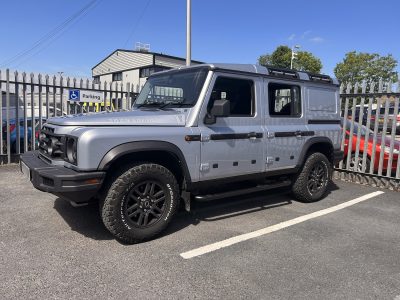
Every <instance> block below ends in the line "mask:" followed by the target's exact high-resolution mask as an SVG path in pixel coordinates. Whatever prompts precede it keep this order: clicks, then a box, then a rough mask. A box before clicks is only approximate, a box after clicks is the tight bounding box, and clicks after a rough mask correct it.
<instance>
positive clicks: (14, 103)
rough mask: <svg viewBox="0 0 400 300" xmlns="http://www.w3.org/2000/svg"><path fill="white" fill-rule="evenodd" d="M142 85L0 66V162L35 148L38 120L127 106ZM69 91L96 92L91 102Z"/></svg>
mask: <svg viewBox="0 0 400 300" xmlns="http://www.w3.org/2000/svg"><path fill="white" fill-rule="evenodd" d="M141 88H142V86H138V85H133V84H130V83H125V84H123V83H120V82H96V81H94V80H89V79H81V78H78V79H77V78H70V77H62V76H48V75H42V74H33V73H30V74H27V73H19V72H17V71H15V72H10V71H9V70H5V71H1V70H0V95H1V101H0V123H1V131H0V163H1V164H5V163H11V162H12V161H18V157H19V154H20V153H23V152H26V151H29V150H31V149H34V148H37V144H38V136H39V131H40V128H41V127H42V124H43V123H45V122H46V120H47V119H48V118H50V117H57V116H65V115H68V114H78V113H88V112H99V111H118V110H127V109H130V107H131V106H132V104H133V102H134V101H135V99H136V96H137V95H138V93H139V91H140V89H141ZM71 91H72V92H73V91H79V92H81V93H82V92H85V93H86V94H90V93H91V94H94V93H95V95H100V96H101V97H100V96H98V97H96V98H98V99H101V101H100V102H99V101H96V102H94V101H93V100H92V99H89V100H88V101H87V102H86V101H76V100H74V101H73V100H70V97H69V96H70V93H71Z"/></svg>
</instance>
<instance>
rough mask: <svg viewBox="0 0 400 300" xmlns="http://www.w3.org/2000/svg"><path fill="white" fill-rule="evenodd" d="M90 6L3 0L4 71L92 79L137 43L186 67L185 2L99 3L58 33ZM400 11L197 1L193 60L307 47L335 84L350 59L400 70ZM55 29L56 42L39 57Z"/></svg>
mask: <svg viewBox="0 0 400 300" xmlns="http://www.w3.org/2000/svg"><path fill="white" fill-rule="evenodd" d="M89 2H90V1H89V0H79V1H78V0H35V1H31V0H21V1H7V0H1V11H2V13H1V16H0V36H1V37H2V38H1V39H0V68H1V69H4V68H7V67H8V68H10V69H14V70H15V69H16V70H19V71H26V72H41V73H48V74H57V72H64V74H65V75H68V76H76V77H91V69H92V67H93V66H95V65H96V64H97V63H98V62H100V61H101V60H102V59H103V58H105V57H106V56H107V55H109V54H110V53H111V52H113V51H114V50H116V49H133V48H134V45H135V42H142V43H148V44H150V50H151V51H153V52H160V53H164V54H169V55H174V56H181V57H185V55H186V0H98V2H96V3H95V4H94V5H93V6H92V7H91V9H90V10H88V11H87V13H86V14H84V15H83V16H81V17H80V18H78V19H76V20H74V22H71V23H69V24H68V26H60V24H62V23H63V22H64V21H65V20H67V19H68V18H69V17H71V16H72V15H73V14H74V13H76V12H77V11H79V10H80V9H81V8H82V7H84V6H85V5H86V4H88V3H89ZM399 11H400V1H399V0H380V1H372V0H363V1H361V0H360V1H356V0H347V1H343V0H335V1H326V0H301V1H300V0H298V1H295V0H286V1H279V0H278V1H277V0H274V1H272V0H247V1H242V0H192V59H195V60H200V61H204V62H226V63H251V64H254V63H257V59H258V57H259V56H260V55H262V54H265V53H270V52H272V51H273V50H274V49H275V48H276V47H277V46H279V45H288V46H289V47H292V46H293V45H300V46H301V50H304V51H310V52H312V53H313V54H314V55H315V56H317V57H319V58H320V59H321V61H322V64H323V69H322V72H323V73H326V74H329V75H333V69H334V67H335V65H336V64H337V63H338V62H340V61H342V60H343V58H344V56H345V53H347V52H349V51H354V50H355V51H361V52H371V53H372V52H373V53H379V54H381V55H387V54H389V53H390V54H392V55H393V56H394V57H395V58H396V59H397V60H400V40H399V30H398V26H399V21H398V20H399V15H398V14H399ZM57 27H58V28H63V30H61V31H60V33H59V34H58V35H55V38H53V39H50V40H49V41H48V42H45V43H43V44H40V45H39V46H36V47H35V45H36V44H35V43H36V42H37V41H39V40H40V39H41V38H43V37H44V36H46V34H48V33H49V32H51V30H53V29H54V28H57ZM32 47H34V49H33V50H32V51H30V52H27V53H24V52H25V51H26V50H29V49H31V48H32ZM20 53H22V54H24V55H21V56H19V57H18V58H17V59H14V60H12V61H11V62H10V63H8V61H10V60H11V59H12V58H14V57H15V56H16V55H17V54H20ZM397 70H398V71H400V68H397Z"/></svg>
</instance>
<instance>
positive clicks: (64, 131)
mask: <svg viewBox="0 0 400 300" xmlns="http://www.w3.org/2000/svg"><path fill="white" fill-rule="evenodd" d="M339 114H340V107H339V88H338V82H337V81H336V80H335V79H333V78H330V77H329V76H326V75H320V74H310V73H306V72H297V71H294V70H285V69H276V68H269V67H263V66H258V65H237V64H204V65H198V66H194V67H187V68H181V69H176V70H169V71H165V72H160V73H156V74H154V75H152V76H150V77H149V79H148V80H147V82H146V84H145V86H144V88H143V89H142V91H141V93H140V94H139V96H138V97H137V99H136V101H135V103H134V105H133V107H132V110H131V111H125V112H113V113H110V112H103V113H93V114H85V115H74V116H65V117H60V118H52V119H49V120H48V121H47V123H46V124H45V125H44V126H43V128H42V130H41V134H40V145H39V150H38V151H32V152H27V153H25V154H23V155H22V156H21V169H22V171H23V172H24V173H25V174H26V175H27V176H29V178H30V181H31V182H32V184H33V185H34V186H35V187H36V188H37V189H39V190H41V191H45V192H49V193H53V194H55V195H57V196H59V197H62V198H65V199H67V200H69V201H71V202H72V203H73V204H82V203H87V202H91V201H98V202H99V207H100V213H101V216H102V219H103V222H104V225H105V226H106V228H107V229H108V230H109V231H110V232H111V233H112V234H113V235H114V236H115V237H116V238H117V239H119V240H121V241H124V242H126V243H137V242H141V241H144V240H148V239H150V238H152V237H154V236H155V235H157V234H159V233H160V232H161V231H162V230H164V229H165V228H166V226H167V225H168V223H169V222H170V221H171V219H172V217H173V216H174V214H175V213H176V211H177V210H178V208H179V203H180V200H182V204H183V205H184V207H185V208H186V210H190V204H191V201H193V200H199V201H207V200H213V199H220V198H223V197H232V196H239V195H245V194H248V193H251V192H256V191H258V192H260V191H267V190H269V189H272V188H277V187H287V189H288V190H290V191H291V192H292V193H293V195H294V197H295V198H296V199H298V200H300V201H304V202H312V201H317V200H319V199H321V198H323V197H324V195H325V193H326V191H327V185H328V182H329V180H330V178H331V173H332V167H333V165H334V164H335V163H336V162H337V161H339V160H341V158H342V156H343V153H342V152H341V151H340V136H341V127H340V116H339Z"/></svg>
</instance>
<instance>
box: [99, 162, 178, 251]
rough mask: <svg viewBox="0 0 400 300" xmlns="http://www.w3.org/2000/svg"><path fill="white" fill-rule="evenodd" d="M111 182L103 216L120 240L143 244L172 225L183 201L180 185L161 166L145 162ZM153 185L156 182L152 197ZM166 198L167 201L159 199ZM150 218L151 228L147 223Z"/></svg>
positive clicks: (101, 208)
mask: <svg viewBox="0 0 400 300" xmlns="http://www.w3.org/2000/svg"><path fill="white" fill-rule="evenodd" d="M111 180H112V182H111V184H110V185H109V188H108V190H107V191H106V192H105V196H104V198H103V199H101V202H100V213H101V217H102V220H103V223H104V225H105V227H106V228H107V229H108V230H109V231H110V232H111V234H113V235H114V236H115V238H116V239H118V240H120V241H121V242H124V243H127V244H135V243H139V242H143V241H147V240H149V239H151V238H153V237H155V236H156V235H158V234H159V233H160V232H162V231H163V230H164V229H165V228H166V227H167V226H168V224H169V222H170V221H171V219H172V217H173V216H174V215H175V213H176V211H177V209H178V207H179V199H180V196H179V186H178V183H177V181H176V179H175V176H174V175H173V174H172V173H171V172H170V171H169V170H168V169H166V168H165V167H163V166H161V165H158V164H153V163H141V164H137V165H133V166H132V167H130V168H127V169H126V170H125V171H122V172H120V175H118V174H117V176H114V178H113V179H111ZM149 183H150V187H148V184H149ZM151 183H154V185H153V194H152V195H151V189H152V185H151ZM160 195H163V196H161V197H160ZM163 197H164V198H165V199H164V200H159V199H161V198H163ZM138 199H139V200H138ZM157 201H158V202H157ZM154 206H157V207H158V208H155V207H154ZM132 207H134V208H132ZM145 210H146V211H145ZM156 214H157V215H159V216H158V217H156ZM141 215H143V217H142V219H141V221H139V218H140V216H141ZM146 215H148V219H147V222H148V224H147V225H146V224H144V222H145V218H146ZM149 219H151V221H149ZM152 222H153V223H152Z"/></svg>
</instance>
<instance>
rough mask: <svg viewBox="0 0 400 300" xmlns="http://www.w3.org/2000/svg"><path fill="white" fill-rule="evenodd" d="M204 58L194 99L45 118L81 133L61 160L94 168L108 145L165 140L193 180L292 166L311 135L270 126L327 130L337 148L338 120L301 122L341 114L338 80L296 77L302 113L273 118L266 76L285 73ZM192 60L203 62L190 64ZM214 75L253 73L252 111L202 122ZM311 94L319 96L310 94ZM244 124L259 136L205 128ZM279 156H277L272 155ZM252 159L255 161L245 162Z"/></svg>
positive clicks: (233, 128) (242, 129)
mask: <svg viewBox="0 0 400 300" xmlns="http://www.w3.org/2000/svg"><path fill="white" fill-rule="evenodd" d="M206 66H207V67H208V68H209V69H210V71H209V73H208V75H207V78H206V80H205V83H204V86H203V88H202V91H201V93H200V96H199V99H198V101H197V103H196V105H195V106H194V107H192V108H185V109H180V108H179V109H178V108H176V109H174V108H172V109H168V110H158V109H152V110H145V109H136V110H133V111H128V112H114V113H107V112H104V113H95V114H85V115H77V116H68V117H60V118H53V119H50V120H49V121H48V123H47V125H48V126H51V127H52V128H54V129H55V133H57V134H69V135H73V136H76V137H78V138H79V139H78V165H77V166H72V165H70V164H68V163H66V162H64V164H65V165H66V166H67V167H72V168H75V169H77V170H83V171H90V170H96V169H97V168H98V166H99V164H100V161H101V160H102V158H103V157H104V156H105V155H106V154H107V152H108V151H110V150H111V149H113V148H114V147H116V146H118V145H120V144H123V143H128V142H134V141H164V142H169V143H172V144H174V145H176V146H177V147H179V149H180V150H181V151H182V153H183V154H184V156H185V159H186V163H187V165H188V168H189V172H190V175H191V179H192V181H194V182H196V181H201V180H208V179H216V178H222V177H229V176H236V175H243V174H251V173H259V172H265V171H268V170H277V169H285V168H289V167H293V166H295V165H296V164H297V163H299V155H300V152H301V150H302V147H303V146H304V143H305V142H306V141H307V140H308V139H309V138H311V137H284V138H277V137H275V135H274V133H275V132H282V131H283V132H286V131H297V130H302V131H308V130H312V131H315V133H316V136H324V137H328V138H329V139H330V140H331V141H332V144H333V145H334V147H335V149H340V138H341V135H340V125H308V122H307V121H308V120H310V119H326V120H331V119H336V120H337V119H339V90H338V87H337V86H335V85H331V84H317V83H313V82H306V81H299V80H296V85H298V86H300V88H301V94H302V112H303V113H302V116H301V117H299V118H277V117H275V118H272V117H270V116H269V111H268V101H267V99H268V88H267V86H268V84H269V83H270V82H283V83H288V82H290V79H280V78H276V79H275V78H272V77H268V74H269V73H268V70H267V69H266V68H265V67H262V66H258V65H232V64H209V65H206ZM198 67H204V65H202V66H194V67H191V68H198ZM186 68H187V67H183V68H182V69H186ZM226 70H228V72H226ZM166 72H169V71H166ZM173 72H176V70H175V71H173ZM235 72H236V73H235ZM218 76H225V77H226V76H229V77H235V78H244V79H251V80H253V82H254V89H255V111H254V116H252V117H226V118H217V121H216V123H215V124H212V125H204V122H203V120H204V117H205V115H206V108H207V103H208V99H209V97H210V94H211V91H212V87H213V84H214V82H215V80H216V78H217V77H218ZM307 77H308V75H307V74H306V73H301V75H300V78H301V79H304V80H306V78H307ZM316 91H317V92H316ZM314 94H317V95H318V97H322V98H321V99H313V98H312V97H313V95H314ZM310 104H311V105H312V110H310V107H309V106H310ZM249 132H258V133H263V138H259V139H240V140H239V139H237V140H218V141H216V140H210V136H211V134H216V133H217V134H218V133H220V134H222V133H249ZM189 134H190V135H201V141H200V142H198V141H197V142H186V141H185V138H184V137H185V135H189ZM277 157H279V161H277V160H276V158H277ZM252 160H255V161H256V163H251V161H252ZM236 163H237V166H236V165H235V164H236ZM215 165H218V167H215Z"/></svg>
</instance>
